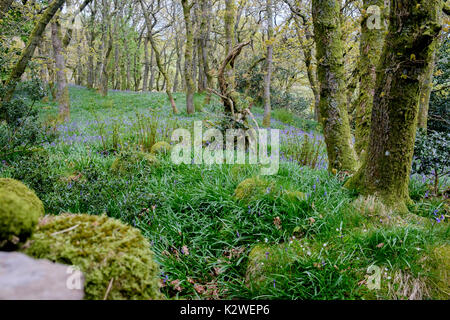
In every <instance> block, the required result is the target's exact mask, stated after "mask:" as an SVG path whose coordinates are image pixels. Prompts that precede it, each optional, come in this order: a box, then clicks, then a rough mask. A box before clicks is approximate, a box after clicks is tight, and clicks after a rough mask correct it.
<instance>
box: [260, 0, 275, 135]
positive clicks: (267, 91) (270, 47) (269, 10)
mask: <svg viewBox="0 0 450 320" xmlns="http://www.w3.org/2000/svg"><path fill="white" fill-rule="evenodd" d="M266 14H267V45H266V49H267V53H266V74H265V75H264V118H263V123H262V124H263V126H264V127H269V126H270V114H271V109H272V108H271V106H270V81H271V79H272V64H273V61H272V55H273V14H272V1H271V0H266Z"/></svg>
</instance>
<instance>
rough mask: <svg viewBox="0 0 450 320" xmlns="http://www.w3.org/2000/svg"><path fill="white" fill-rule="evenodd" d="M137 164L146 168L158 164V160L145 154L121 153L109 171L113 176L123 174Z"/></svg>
mask: <svg viewBox="0 0 450 320" xmlns="http://www.w3.org/2000/svg"><path fill="white" fill-rule="evenodd" d="M138 163H143V164H145V165H148V166H154V165H157V164H158V159H157V158H156V157H155V156H154V155H152V154H149V153H145V152H124V153H121V154H120V155H119V156H118V157H117V158H116V159H115V160H114V162H113V163H112V165H111V171H112V172H113V173H115V174H125V173H128V172H130V171H131V170H132V169H133V168H134V167H136V165H137V164H138Z"/></svg>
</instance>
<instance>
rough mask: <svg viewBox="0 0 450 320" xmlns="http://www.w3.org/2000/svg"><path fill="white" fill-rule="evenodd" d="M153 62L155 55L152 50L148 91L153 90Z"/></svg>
mask: <svg viewBox="0 0 450 320" xmlns="http://www.w3.org/2000/svg"><path fill="white" fill-rule="evenodd" d="M154 61H155V53H154V52H153V48H152V49H151V53H150V81H149V84H148V86H149V89H150V91H151V90H153V88H154V86H155V68H154V67H153V62H154Z"/></svg>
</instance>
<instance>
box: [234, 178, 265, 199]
mask: <svg viewBox="0 0 450 320" xmlns="http://www.w3.org/2000/svg"><path fill="white" fill-rule="evenodd" d="M271 187H272V184H271V183H270V182H268V181H265V180H262V179H259V178H249V179H245V180H244V181H242V182H241V183H240V184H239V185H238V186H237V187H236V190H235V191H234V196H235V198H236V199H237V200H242V201H250V200H253V199H254V198H255V197H258V196H262V195H264V194H266V193H268V192H271Z"/></svg>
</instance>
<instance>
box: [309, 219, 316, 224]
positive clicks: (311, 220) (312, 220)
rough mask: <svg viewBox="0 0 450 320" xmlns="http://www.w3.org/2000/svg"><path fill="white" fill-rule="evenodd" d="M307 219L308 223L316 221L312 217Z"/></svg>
mask: <svg viewBox="0 0 450 320" xmlns="http://www.w3.org/2000/svg"><path fill="white" fill-rule="evenodd" d="M308 220H309V223H310V224H313V223H314V222H316V219H314V218H313V217H311V218H309V219H308Z"/></svg>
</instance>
